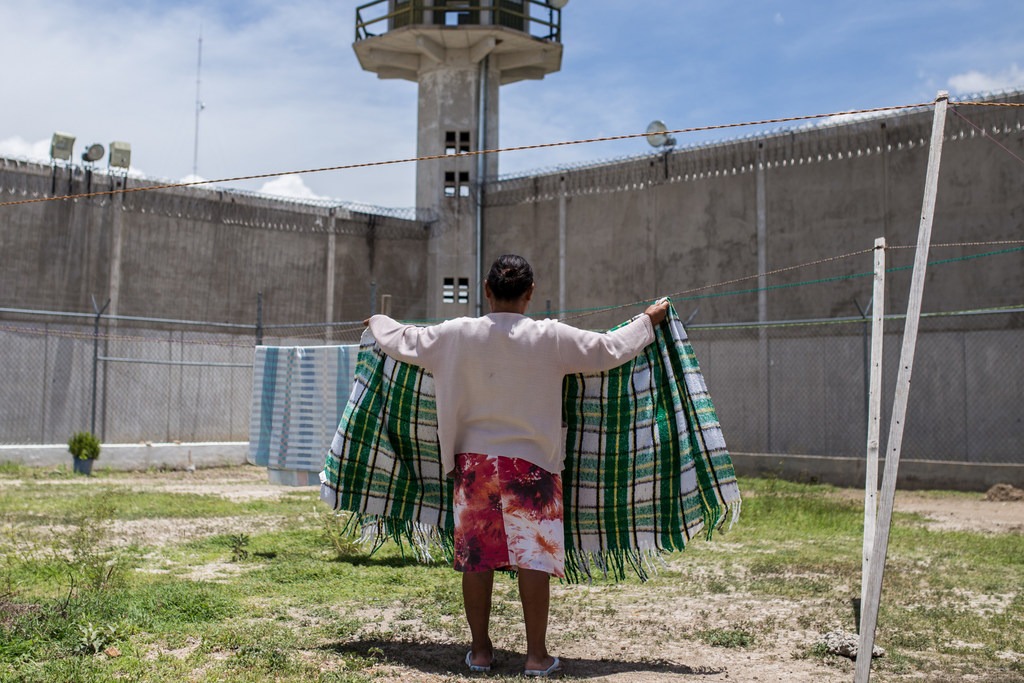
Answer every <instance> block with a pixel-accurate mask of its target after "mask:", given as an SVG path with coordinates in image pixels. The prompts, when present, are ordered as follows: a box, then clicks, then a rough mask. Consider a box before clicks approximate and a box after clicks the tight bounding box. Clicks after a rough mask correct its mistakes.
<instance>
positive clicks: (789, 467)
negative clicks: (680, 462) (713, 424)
mask: <svg viewBox="0 0 1024 683" xmlns="http://www.w3.org/2000/svg"><path fill="white" fill-rule="evenodd" d="M730 455H731V456H732V462H733V466H734V467H735V468H736V474H738V475H739V476H741V477H771V476H775V477H779V478H780V479H785V480H786V481H796V482H802V483H821V484H832V485H834V486H847V487H860V488H863V487H864V458H836V457H829V456H824V455H778V454H772V453H730ZM884 470H885V460H882V461H881V462H880V463H879V466H878V481H879V482H881V481H882V473H883V472H884ZM996 484H1012V485H1013V486H1016V487H1018V488H1022V487H1024V465H1011V464H993V463H967V462H950V461H943V460H907V459H900V471H899V475H898V476H897V477H896V487H897V488H899V489H941V490H947V491H987V490H988V489H990V488H991V487H993V486H995V485H996Z"/></svg>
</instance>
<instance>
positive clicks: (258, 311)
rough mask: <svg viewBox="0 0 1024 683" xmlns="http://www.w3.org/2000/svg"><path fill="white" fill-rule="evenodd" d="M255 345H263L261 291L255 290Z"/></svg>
mask: <svg viewBox="0 0 1024 683" xmlns="http://www.w3.org/2000/svg"><path fill="white" fill-rule="evenodd" d="M256 346H263V292H256Z"/></svg>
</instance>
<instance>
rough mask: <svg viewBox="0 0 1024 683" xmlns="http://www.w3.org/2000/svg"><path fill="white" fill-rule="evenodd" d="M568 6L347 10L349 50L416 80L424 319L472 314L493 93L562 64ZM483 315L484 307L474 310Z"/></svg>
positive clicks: (387, 0) (524, 1) (491, 170)
mask: <svg viewBox="0 0 1024 683" xmlns="http://www.w3.org/2000/svg"><path fill="white" fill-rule="evenodd" d="M567 2H568V0H374V1H373V2H368V3H366V4H364V5H361V6H359V7H358V8H356V41H355V44H354V46H353V47H354V49H355V52H356V55H357V57H358V58H359V64H360V65H361V66H362V67H363V69H365V70H367V71H372V72H374V73H376V74H377V76H378V77H379V78H401V79H405V80H408V81H415V82H416V83H418V84H419V103H418V115H417V125H418V136H417V144H416V153H417V156H419V157H431V156H443V157H444V158H443V159H435V160H429V161H420V162H417V166H416V207H417V208H418V209H428V210H432V211H433V212H434V213H435V214H436V216H437V217H438V220H437V223H435V225H434V228H433V232H432V234H431V237H430V246H429V254H430V262H429V263H428V264H427V269H428V272H427V287H428V291H427V296H426V301H427V316H428V317H430V318H434V319H436V318H452V317H456V316H460V315H474V314H479V313H480V312H481V310H482V307H481V298H482V296H483V288H482V282H481V279H482V277H485V276H486V273H482V272H481V270H482V268H486V267H487V265H489V264H482V263H481V259H482V258H483V255H482V254H481V253H480V251H481V244H482V232H483V220H482V219H483V211H482V207H481V200H482V184H483V181H484V180H485V179H487V178H493V177H495V176H496V175H497V173H498V157H497V155H494V154H488V155H473V156H461V155H464V154H465V153H466V152H474V151H478V150H481V149H497V148H498V89H499V87H500V86H501V85H504V84H506V83H514V82H516V81H521V80H524V79H534V80H539V79H542V78H544V76H546V75H547V74H549V73H552V72H555V71H558V70H559V69H560V68H561V66H562V43H561V39H562V35H561V25H562V7H564V6H565V4H566V3H567ZM483 312H486V311H483Z"/></svg>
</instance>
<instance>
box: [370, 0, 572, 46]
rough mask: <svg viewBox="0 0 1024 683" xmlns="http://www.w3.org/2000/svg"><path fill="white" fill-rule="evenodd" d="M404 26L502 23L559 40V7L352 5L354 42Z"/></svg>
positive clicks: (478, 2) (478, 1)
mask: <svg viewBox="0 0 1024 683" xmlns="http://www.w3.org/2000/svg"><path fill="white" fill-rule="evenodd" d="M405 26H504V27H506V28H511V29H514V30H516V31H522V32H524V33H528V34H530V36H532V37H534V38H539V39H540V40H549V41H552V42H556V43H560V42H562V10H561V9H558V8H556V7H553V6H552V5H550V4H549V2H548V0H489V1H488V0H372V2H367V3H365V4H363V5H360V6H359V7H356V42H359V41H360V40H366V39H367V38H373V37H376V36H379V35H382V34H383V33H386V32H388V31H391V30H393V29H397V28H402V27H405Z"/></svg>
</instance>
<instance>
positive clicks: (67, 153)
mask: <svg viewBox="0 0 1024 683" xmlns="http://www.w3.org/2000/svg"><path fill="white" fill-rule="evenodd" d="M74 146H75V136H74V135H68V134H67V133H54V134H53V138H52V139H51V140H50V158H51V159H53V160H54V161H56V160H57V159H61V160H63V161H70V160H71V149H72V148H73V147H74Z"/></svg>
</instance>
